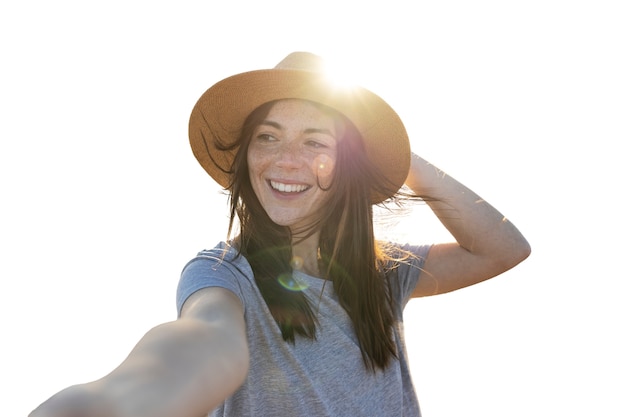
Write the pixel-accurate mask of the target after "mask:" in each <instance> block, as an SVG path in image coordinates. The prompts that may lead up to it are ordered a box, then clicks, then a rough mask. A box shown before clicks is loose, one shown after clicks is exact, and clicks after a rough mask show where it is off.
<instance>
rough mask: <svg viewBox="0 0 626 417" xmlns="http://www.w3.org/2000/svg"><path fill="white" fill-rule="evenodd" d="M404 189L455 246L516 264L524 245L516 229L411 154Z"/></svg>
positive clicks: (455, 182)
mask: <svg viewBox="0 0 626 417" xmlns="http://www.w3.org/2000/svg"><path fill="white" fill-rule="evenodd" d="M406 185H407V186H408V187H409V188H410V189H411V190H412V191H413V192H414V193H416V194H417V195H419V196H422V197H424V199H425V201H426V202H427V204H428V205H429V206H430V208H431V209H432V210H433V212H434V213H435V215H436V216H437V217H438V219H439V220H440V221H441V223H442V224H443V225H444V226H445V227H446V229H447V230H448V231H449V232H450V233H451V234H452V236H453V237H454V238H455V240H456V241H457V243H458V244H459V245H460V246H461V247H462V248H464V249H465V250H467V251H469V252H471V253H472V254H475V255H479V256H481V255H485V256H489V257H491V258H493V259H500V260H502V261H504V262H507V260H508V259H511V262H516V261H514V260H513V259H512V258H517V257H525V256H526V255H525V254H526V253H527V252H528V250H529V248H528V243H527V242H526V239H525V238H524V237H523V236H522V234H521V233H520V232H519V231H518V230H517V228H516V227H515V226H514V225H513V224H512V223H511V222H510V221H508V220H507V219H506V217H504V216H503V215H502V214H501V213H500V212H499V211H498V210H496V209H495V208H494V207H492V206H491V205H490V204H489V203H488V202H486V201H485V200H483V199H482V198H481V197H480V196H478V195H477V194H476V193H475V192H473V191H472V190H470V189H469V188H467V187H466V186H464V185H463V184H461V183H460V182H458V181H457V180H455V179H454V178H452V177H450V176H449V175H447V174H446V173H445V172H443V171H441V170H440V169H438V168H437V167H435V166H434V165H432V164H430V163H429V162H428V161H426V160H424V159H422V158H420V157H419V156H417V155H415V154H413V155H412V157H411V169H410V172H409V175H408V177H407V180H406Z"/></svg>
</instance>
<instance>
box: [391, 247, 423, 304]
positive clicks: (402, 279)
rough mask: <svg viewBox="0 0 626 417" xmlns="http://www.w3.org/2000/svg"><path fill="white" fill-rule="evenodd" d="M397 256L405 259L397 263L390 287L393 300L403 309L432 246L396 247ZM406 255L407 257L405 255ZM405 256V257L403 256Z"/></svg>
mask: <svg viewBox="0 0 626 417" xmlns="http://www.w3.org/2000/svg"><path fill="white" fill-rule="evenodd" d="M396 246H397V249H398V253H397V256H398V257H402V256H405V258H404V259H403V260H401V261H399V263H398V267H397V269H396V273H395V274H393V275H392V276H393V280H392V286H393V287H394V292H395V294H394V299H395V300H397V301H398V303H399V305H398V306H399V307H400V308H401V309H404V307H405V306H406V305H407V303H408V302H409V300H410V299H411V294H413V290H414V289H415V286H416V285H417V281H418V280H419V277H420V273H421V272H422V268H423V267H424V262H425V261H426V257H427V256H428V251H429V250H430V248H431V247H432V245H417V246H416V245H396ZM407 253H408V256H407V255H406V254H407ZM403 254H405V255H403Z"/></svg>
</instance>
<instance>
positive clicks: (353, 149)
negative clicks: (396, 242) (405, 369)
mask: <svg viewBox="0 0 626 417" xmlns="http://www.w3.org/2000/svg"><path fill="white" fill-rule="evenodd" d="M274 103H275V102H269V103H265V104H263V105H261V106H259V107H258V108H257V109H256V110H254V111H253V112H252V113H251V114H250V115H249V116H248V118H247V119H246V122H245V124H244V126H243V129H242V132H241V135H240V137H239V140H238V141H237V142H236V143H235V144H233V145H232V146H231V147H229V148H230V150H232V149H235V148H236V147H237V146H238V147H239V149H238V151H237V155H236V157H235V160H234V162H233V165H232V167H231V169H230V174H231V175H230V178H231V183H230V186H229V187H228V188H227V189H228V190H229V191H230V207H231V209H230V211H231V213H230V214H231V218H230V224H229V229H228V233H229V236H230V235H231V233H232V231H233V225H234V220H235V216H236V217H237V218H238V219H239V223H240V229H241V230H240V235H239V239H238V245H239V251H240V254H242V255H243V256H245V257H246V259H247V260H248V262H249V263H250V265H251V267H252V270H253V271H254V277H255V281H256V283H257V286H258V288H259V290H260V292H261V294H262V295H263V298H264V299H265V302H266V303H267V305H268V307H269V310H270V311H271V313H272V315H273V317H274V319H275V320H276V322H277V323H278V326H279V327H280V330H281V332H282V336H283V339H284V340H286V341H288V342H291V343H295V335H296V334H298V335H301V336H304V337H309V338H315V334H316V323H317V319H316V315H315V312H314V310H313V308H312V303H313V300H309V299H307V297H306V296H305V294H304V293H303V292H301V291H291V290H288V289H286V288H284V287H283V285H281V283H280V282H279V277H285V276H287V277H291V275H292V273H293V269H292V266H291V259H292V252H291V238H292V236H291V233H290V230H289V228H287V227H283V226H279V225H277V224H275V223H274V222H273V221H272V220H270V218H269V216H268V215H267V213H266V212H265V210H264V209H263V207H262V206H261V204H260V202H259V200H258V199H257V197H256V195H255V193H254V191H253V189H252V185H251V183H250V178H249V172H248V163H247V153H248V146H249V142H250V139H251V136H252V133H253V131H254V129H255V128H256V126H257V125H258V124H259V123H260V122H261V121H263V120H264V119H265V117H266V116H267V114H268V113H269V111H270V109H271V107H272V106H273V104H274ZM314 104H316V103H314ZM316 106H318V107H319V108H320V109H321V110H322V111H325V112H329V113H330V114H332V115H334V116H336V120H337V122H338V123H339V125H338V126H341V127H342V129H340V131H341V132H342V133H343V135H342V136H341V137H340V138H339V139H338V141H337V163H336V164H335V171H334V173H333V180H332V183H331V185H330V187H329V188H328V191H329V201H328V204H326V205H325V208H324V210H323V212H322V213H320V218H319V220H317V221H316V222H315V224H312V225H311V228H310V233H313V232H314V231H315V230H316V228H319V231H320V242H319V254H320V271H322V273H325V276H324V278H326V279H328V280H331V281H332V282H333V286H334V288H335V292H336V293H337V295H338V298H339V302H340V304H341V306H342V307H343V308H344V309H345V311H346V312H347V314H348V316H349V317H350V319H351V321H352V324H353V327H354V330H355V333H356V336H357V338H358V340H359V346H360V349H361V354H362V357H363V361H364V363H365V366H366V367H367V368H368V369H370V370H375V369H376V368H381V369H384V368H385V367H386V366H387V365H388V363H389V361H390V360H391V358H392V357H396V356H397V354H396V347H395V343H394V335H393V324H394V320H395V318H394V315H393V303H394V300H393V299H392V295H391V291H390V288H389V282H388V275H389V274H388V272H389V268H388V267H387V268H386V267H385V265H387V261H388V259H387V258H386V257H385V255H384V252H383V250H382V249H381V248H380V247H379V246H378V245H377V243H376V241H375V239H374V228H373V218H372V217H373V213H372V203H371V202H370V196H371V195H372V191H379V192H380V193H381V194H385V195H391V194H393V191H395V190H392V192H391V193H390V192H389V186H388V184H387V183H386V181H385V179H384V177H383V176H382V175H380V173H379V172H377V170H376V169H375V167H374V165H373V164H372V163H371V162H370V160H369V159H368V157H367V155H366V153H365V147H364V145H363V142H362V139H361V136H360V134H359V132H358V131H357V129H356V128H355V127H354V125H353V124H352V123H351V122H350V121H349V120H348V119H346V118H345V117H343V116H342V115H340V114H339V113H338V112H336V111H335V110H332V109H329V108H326V107H324V106H322V105H319V104H316ZM218 146H219V145H218ZM221 148H222V149H223V150H228V149H225V148H226V147H224V146H222V147H221Z"/></svg>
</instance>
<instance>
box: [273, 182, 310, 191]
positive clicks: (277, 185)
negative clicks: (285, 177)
mask: <svg viewBox="0 0 626 417" xmlns="http://www.w3.org/2000/svg"><path fill="white" fill-rule="evenodd" d="M269 183H270V186H271V187H272V188H273V189H274V190H276V191H280V192H281V193H301V192H303V191H306V190H308V189H309V188H311V186H310V185H305V184H285V183H282V182H277V181H271V180H270V182H269Z"/></svg>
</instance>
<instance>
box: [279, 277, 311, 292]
mask: <svg viewBox="0 0 626 417" xmlns="http://www.w3.org/2000/svg"><path fill="white" fill-rule="evenodd" d="M278 282H279V283H280V285H282V286H283V288H285V289H287V290H289V291H304V290H306V289H307V288H309V286H308V284H307V283H306V282H302V281H301V280H299V279H296V278H295V277H294V276H293V274H289V273H284V274H280V276H279V277H278Z"/></svg>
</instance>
